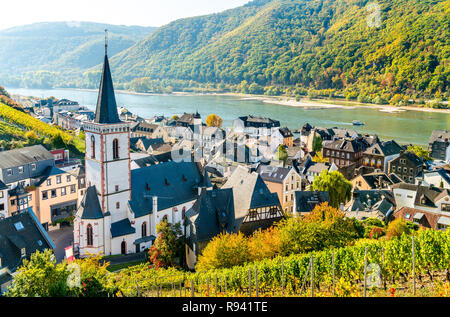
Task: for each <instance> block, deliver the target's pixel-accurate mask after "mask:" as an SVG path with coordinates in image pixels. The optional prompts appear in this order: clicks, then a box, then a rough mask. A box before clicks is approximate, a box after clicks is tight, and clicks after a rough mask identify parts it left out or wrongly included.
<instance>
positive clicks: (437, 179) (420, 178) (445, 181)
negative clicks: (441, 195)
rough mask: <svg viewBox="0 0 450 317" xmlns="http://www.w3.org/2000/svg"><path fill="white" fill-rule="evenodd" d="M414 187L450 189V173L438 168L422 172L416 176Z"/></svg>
mask: <svg viewBox="0 0 450 317" xmlns="http://www.w3.org/2000/svg"><path fill="white" fill-rule="evenodd" d="M415 183H416V185H423V186H430V185H433V186H435V187H441V188H445V189H450V171H449V170H446V169H444V168H439V169H436V170H433V171H423V172H422V173H420V174H419V175H417V176H416V179H415Z"/></svg>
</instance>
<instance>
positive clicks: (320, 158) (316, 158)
mask: <svg viewBox="0 0 450 317" xmlns="http://www.w3.org/2000/svg"><path fill="white" fill-rule="evenodd" d="M312 161H313V162H315V163H328V159H327V158H324V157H323V155H322V153H321V152H316V155H315V156H314V157H313V158H312Z"/></svg>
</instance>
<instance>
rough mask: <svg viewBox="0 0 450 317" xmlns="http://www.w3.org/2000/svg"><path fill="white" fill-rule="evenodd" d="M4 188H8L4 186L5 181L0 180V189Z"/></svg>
mask: <svg viewBox="0 0 450 317" xmlns="http://www.w3.org/2000/svg"><path fill="white" fill-rule="evenodd" d="M5 189H8V186H6V185H5V183H3V182H2V181H1V180H0V190H5Z"/></svg>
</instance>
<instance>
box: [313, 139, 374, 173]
mask: <svg viewBox="0 0 450 317" xmlns="http://www.w3.org/2000/svg"><path fill="white" fill-rule="evenodd" d="M368 147H369V143H368V142H367V141H365V140H364V139H363V138H356V139H348V138H347V139H338V140H336V141H331V142H326V143H324V144H323V150H322V152H323V157H324V158H327V159H329V161H330V163H334V164H336V166H338V167H343V166H349V165H352V164H354V163H355V164H356V167H358V166H361V165H362V163H363V153H364V151H365V150H366V149H367V148H368Z"/></svg>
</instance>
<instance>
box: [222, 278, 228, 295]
mask: <svg viewBox="0 0 450 317" xmlns="http://www.w3.org/2000/svg"><path fill="white" fill-rule="evenodd" d="M222 281H223V282H224V284H225V288H224V290H225V297H227V280H226V277H225V275H224V276H223V277H222Z"/></svg>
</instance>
